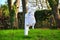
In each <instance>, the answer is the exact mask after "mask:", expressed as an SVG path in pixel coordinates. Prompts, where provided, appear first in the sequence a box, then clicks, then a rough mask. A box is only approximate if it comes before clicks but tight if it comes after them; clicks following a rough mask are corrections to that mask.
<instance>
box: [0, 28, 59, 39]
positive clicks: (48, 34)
mask: <svg viewBox="0 0 60 40" xmlns="http://www.w3.org/2000/svg"><path fill="white" fill-rule="evenodd" d="M0 40H60V30H56V29H54V30H50V29H34V30H33V29H30V31H29V35H28V36H24V30H22V29H18V30H0Z"/></svg>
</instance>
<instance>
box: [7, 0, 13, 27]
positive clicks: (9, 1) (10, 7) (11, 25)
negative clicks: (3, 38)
mask: <svg viewBox="0 0 60 40" xmlns="http://www.w3.org/2000/svg"><path fill="white" fill-rule="evenodd" d="M7 2H8V7H9V13H10V15H11V12H12V0H7ZM12 27H13V22H11V16H10V28H12Z"/></svg>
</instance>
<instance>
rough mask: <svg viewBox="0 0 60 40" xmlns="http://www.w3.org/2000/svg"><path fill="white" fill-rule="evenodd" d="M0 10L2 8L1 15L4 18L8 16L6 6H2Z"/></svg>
mask: <svg viewBox="0 0 60 40" xmlns="http://www.w3.org/2000/svg"><path fill="white" fill-rule="evenodd" d="M1 8H2V14H3V15H4V16H5V17H7V16H9V11H8V6H7V5H2V6H1Z"/></svg>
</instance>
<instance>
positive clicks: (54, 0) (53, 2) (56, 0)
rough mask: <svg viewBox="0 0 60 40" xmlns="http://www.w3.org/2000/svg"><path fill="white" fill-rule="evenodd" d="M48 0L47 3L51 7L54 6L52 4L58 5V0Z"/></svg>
mask: <svg viewBox="0 0 60 40" xmlns="http://www.w3.org/2000/svg"><path fill="white" fill-rule="evenodd" d="M48 2H49V5H50V6H51V8H52V7H54V6H58V2H59V0H48Z"/></svg>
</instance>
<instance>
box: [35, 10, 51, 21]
mask: <svg viewBox="0 0 60 40" xmlns="http://www.w3.org/2000/svg"><path fill="white" fill-rule="evenodd" d="M51 15H52V11H51V10H37V11H36V12H35V17H36V19H37V20H40V21H44V20H46V19H49V17H50V16H51Z"/></svg>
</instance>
